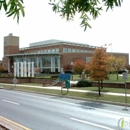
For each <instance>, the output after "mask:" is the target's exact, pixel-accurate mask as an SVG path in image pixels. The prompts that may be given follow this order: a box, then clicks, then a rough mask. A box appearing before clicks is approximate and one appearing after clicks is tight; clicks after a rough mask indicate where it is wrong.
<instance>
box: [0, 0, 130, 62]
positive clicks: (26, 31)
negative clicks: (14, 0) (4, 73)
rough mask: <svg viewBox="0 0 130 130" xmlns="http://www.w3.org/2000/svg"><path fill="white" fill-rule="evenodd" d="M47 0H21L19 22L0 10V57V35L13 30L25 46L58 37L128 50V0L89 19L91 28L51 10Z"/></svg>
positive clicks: (0, 55) (129, 27) (1, 37)
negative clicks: (23, 15)
mask: <svg viewBox="0 0 130 130" xmlns="http://www.w3.org/2000/svg"><path fill="white" fill-rule="evenodd" d="M49 1H50V0H37V2H36V1H32V0H24V6H25V17H22V15H21V17H20V21H19V24H18V23H17V20H16V19H14V20H13V18H12V17H6V16H5V13H4V11H0V17H1V22H0V23H1V24H0V43H1V47H0V60H2V57H3V39H4V36H8V35H9V34H10V33H13V35H14V36H19V37H20V43H19V44H20V48H22V47H28V46H29V43H33V42H38V41H44V40H49V39H58V40H65V41H71V42H79V43H85V44H89V45H92V46H103V45H105V44H107V45H108V44H110V43H112V45H111V46H107V52H119V53H129V54H130V51H129V50H130V48H129V43H130V16H129V12H130V8H129V5H130V0H124V1H123V3H122V6H121V7H116V8H114V9H113V11H112V10H109V11H108V12H105V11H102V12H101V15H100V16H99V17H98V18H97V19H96V20H91V21H89V24H90V25H91V26H92V28H87V30H86V31H85V32H84V28H83V27H81V26H80V22H81V20H80V19H79V17H76V18H75V19H74V21H69V22H68V21H66V20H65V19H62V18H61V17H60V16H59V14H55V13H54V12H53V11H52V7H51V6H50V5H49V4H48V3H49Z"/></svg>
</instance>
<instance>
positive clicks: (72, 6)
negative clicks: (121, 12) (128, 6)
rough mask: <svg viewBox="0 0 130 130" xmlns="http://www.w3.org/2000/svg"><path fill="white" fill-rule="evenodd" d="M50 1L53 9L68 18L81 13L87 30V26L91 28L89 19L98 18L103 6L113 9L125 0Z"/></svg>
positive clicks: (82, 23)
mask: <svg viewBox="0 0 130 130" xmlns="http://www.w3.org/2000/svg"><path fill="white" fill-rule="evenodd" d="M52 1H54V2H52ZM50 2H51V3H50V4H51V5H52V9H53V11H54V12H55V13H60V16H61V17H62V18H66V19H67V20H73V19H74V16H75V15H76V13H79V14H80V19H82V21H81V24H80V25H81V26H82V27H84V31H85V30H86V28H87V27H90V28H91V26H90V25H89V23H88V20H91V19H96V18H97V17H98V16H99V15H100V11H101V10H103V7H106V11H107V10H108V9H113V8H114V7H115V6H121V2H123V0H102V1H100V2H99V0H58V2H56V0H50ZM90 17H92V18H90Z"/></svg>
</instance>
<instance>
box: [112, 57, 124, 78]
mask: <svg viewBox="0 0 130 130" xmlns="http://www.w3.org/2000/svg"><path fill="white" fill-rule="evenodd" d="M125 64H126V59H125V57H123V56H120V57H118V58H116V57H115V60H114V61H113V64H112V67H113V68H114V70H115V72H116V75H117V80H118V73H119V71H121V70H124V69H125Z"/></svg>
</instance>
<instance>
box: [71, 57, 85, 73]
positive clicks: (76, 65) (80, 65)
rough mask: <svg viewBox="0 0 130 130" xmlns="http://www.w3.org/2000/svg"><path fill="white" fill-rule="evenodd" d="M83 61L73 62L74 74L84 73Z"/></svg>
mask: <svg viewBox="0 0 130 130" xmlns="http://www.w3.org/2000/svg"><path fill="white" fill-rule="evenodd" d="M85 65H86V63H85V61H83V60H81V59H78V60H76V61H74V64H73V70H74V72H76V73H78V74H80V75H81V74H82V72H83V71H84V69H85Z"/></svg>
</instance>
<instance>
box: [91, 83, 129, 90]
mask: <svg viewBox="0 0 130 130" xmlns="http://www.w3.org/2000/svg"><path fill="white" fill-rule="evenodd" d="M91 84H92V86H98V83H97V82H91ZM126 86H127V88H128V89H130V83H129V82H127V83H126ZM103 87H109V88H125V84H124V83H103Z"/></svg>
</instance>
